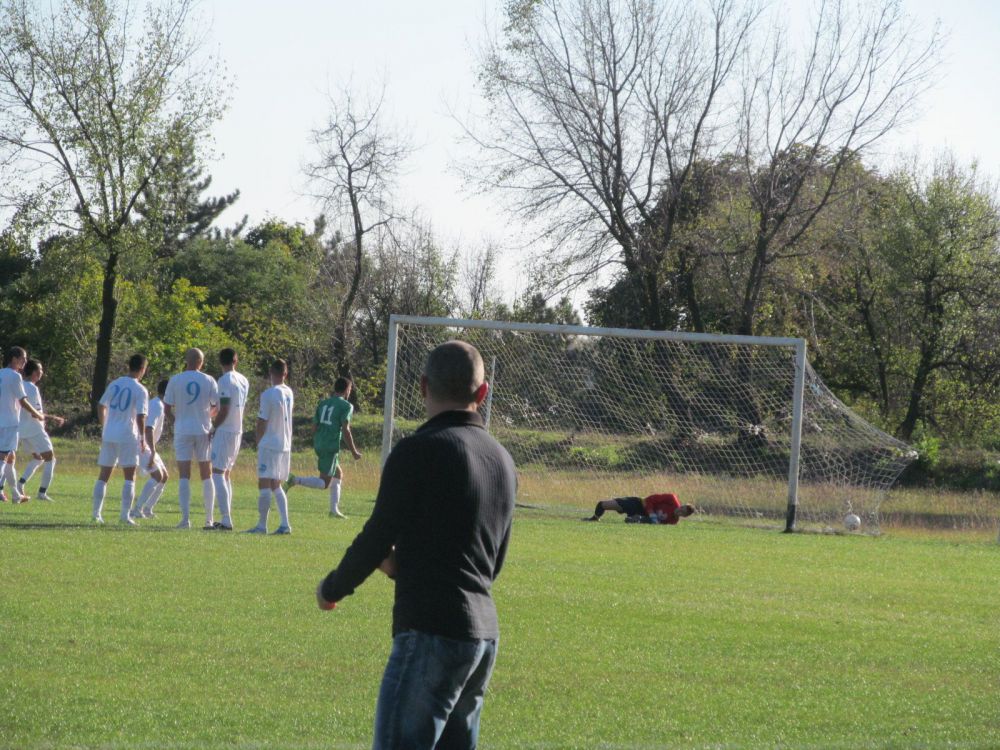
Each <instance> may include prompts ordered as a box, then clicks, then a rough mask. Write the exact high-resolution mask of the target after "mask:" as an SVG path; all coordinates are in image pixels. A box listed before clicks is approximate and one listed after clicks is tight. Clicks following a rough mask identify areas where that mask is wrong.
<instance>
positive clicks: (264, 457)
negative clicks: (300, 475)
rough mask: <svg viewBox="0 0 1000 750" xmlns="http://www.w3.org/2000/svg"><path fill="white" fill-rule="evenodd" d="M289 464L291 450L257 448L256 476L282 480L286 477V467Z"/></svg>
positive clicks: (290, 462)
mask: <svg viewBox="0 0 1000 750" xmlns="http://www.w3.org/2000/svg"><path fill="white" fill-rule="evenodd" d="M291 464H292V452H291V451H271V450H268V449H267V448H258V449H257V476H258V478H260V479H277V480H278V481H279V482H284V481H285V480H286V479H288V469H289V467H290V466H291Z"/></svg>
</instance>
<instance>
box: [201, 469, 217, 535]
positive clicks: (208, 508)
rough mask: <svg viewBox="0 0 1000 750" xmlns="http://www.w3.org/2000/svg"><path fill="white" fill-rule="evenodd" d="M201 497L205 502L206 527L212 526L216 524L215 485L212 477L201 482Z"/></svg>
mask: <svg viewBox="0 0 1000 750" xmlns="http://www.w3.org/2000/svg"><path fill="white" fill-rule="evenodd" d="M201 497H202V499H203V500H204V501H205V525H206V526H211V525H212V524H213V523H214V522H215V516H214V515H213V512H214V511H215V483H214V482H213V481H212V479H211V477H209V478H208V479H202V480H201Z"/></svg>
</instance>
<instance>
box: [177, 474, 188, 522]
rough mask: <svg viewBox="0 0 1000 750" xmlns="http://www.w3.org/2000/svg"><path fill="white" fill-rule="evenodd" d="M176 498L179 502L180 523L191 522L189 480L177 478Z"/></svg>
mask: <svg viewBox="0 0 1000 750" xmlns="http://www.w3.org/2000/svg"><path fill="white" fill-rule="evenodd" d="M177 499H178V500H179V501H180V504H181V523H190V522H191V480H190V479H179V480H177Z"/></svg>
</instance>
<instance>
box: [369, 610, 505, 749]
mask: <svg viewBox="0 0 1000 750" xmlns="http://www.w3.org/2000/svg"><path fill="white" fill-rule="evenodd" d="M496 657H497V642H496V641H494V640H481V641H457V640H454V639H452V638H444V637H442V636H438V635H430V634H428V633H421V632H420V631H417V630H408V631H406V632H403V633H400V634H399V635H397V636H396V637H395V638H393V640H392V652H391V653H390V654H389V662H388V663H387V664H386V665H385V674H384V675H383V677H382V687H381V689H380V690H379V696H378V705H377V706H376V708H375V739H374V742H373V744H372V748H373V750H418V749H419V750H431V748H439V749H440V750H451V749H452V748H455V749H456V750H457V749H458V748H462V749H463V750H464V749H465V748H474V747H476V743H477V742H478V741H479V716H480V714H481V713H482V710H483V696H484V695H485V693H486V686H487V684H489V681H490V675H491V674H492V673H493V663H494V662H495V661H496Z"/></svg>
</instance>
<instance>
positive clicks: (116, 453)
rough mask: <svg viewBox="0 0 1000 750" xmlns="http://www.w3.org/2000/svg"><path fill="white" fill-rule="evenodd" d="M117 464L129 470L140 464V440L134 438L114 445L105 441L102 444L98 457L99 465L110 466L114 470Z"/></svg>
mask: <svg viewBox="0 0 1000 750" xmlns="http://www.w3.org/2000/svg"><path fill="white" fill-rule="evenodd" d="M116 464H117V465H118V466H121V467H122V468H123V469H128V468H131V467H133V466H137V465H138V464H139V441H138V440H136V439H134V438H133V439H132V440H123V441H121V442H114V443H112V442H110V441H107V440H105V441H103V442H102V443H101V452H100V454H99V455H98V456H97V465H98V466H110V467H111V468H112V469H113V468H114V467H115V465H116Z"/></svg>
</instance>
